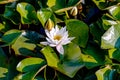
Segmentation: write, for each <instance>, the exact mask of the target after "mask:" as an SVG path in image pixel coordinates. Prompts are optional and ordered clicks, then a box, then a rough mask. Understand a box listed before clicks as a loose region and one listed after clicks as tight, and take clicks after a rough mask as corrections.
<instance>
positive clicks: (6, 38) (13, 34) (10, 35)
mask: <svg viewBox="0 0 120 80" xmlns="http://www.w3.org/2000/svg"><path fill="white" fill-rule="evenodd" d="M20 34H21V31H20V30H15V29H14V30H9V31H7V32H6V33H5V34H4V35H3V36H2V41H3V42H6V43H8V44H12V43H14V42H15V41H16V39H17V38H18V37H19V36H20Z"/></svg>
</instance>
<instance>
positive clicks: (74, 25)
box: [66, 19, 88, 47]
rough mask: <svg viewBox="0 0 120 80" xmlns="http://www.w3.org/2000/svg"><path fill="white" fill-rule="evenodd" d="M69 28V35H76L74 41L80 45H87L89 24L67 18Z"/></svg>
mask: <svg viewBox="0 0 120 80" xmlns="http://www.w3.org/2000/svg"><path fill="white" fill-rule="evenodd" d="M66 26H67V30H68V32H69V35H70V36H72V37H75V39H74V40H73V42H74V43H76V44H77V45H79V46H80V47H85V46H86V44H87V41H88V26H87V25H86V24H85V23H84V22H82V21H79V20H75V19H72V20H67V21H66Z"/></svg>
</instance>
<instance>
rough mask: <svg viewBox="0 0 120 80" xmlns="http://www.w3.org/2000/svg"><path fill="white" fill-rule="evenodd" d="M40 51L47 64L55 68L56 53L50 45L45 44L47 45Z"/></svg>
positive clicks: (56, 62) (57, 60)
mask: <svg viewBox="0 0 120 80" xmlns="http://www.w3.org/2000/svg"><path fill="white" fill-rule="evenodd" d="M41 52H42V53H43V55H44V56H45V57H46V60H47V64H48V66H50V67H54V68H57V64H58V62H59V59H58V57H57V55H56V53H55V52H54V50H53V49H52V48H51V47H48V46H47V47H45V48H43V49H42V50H41Z"/></svg>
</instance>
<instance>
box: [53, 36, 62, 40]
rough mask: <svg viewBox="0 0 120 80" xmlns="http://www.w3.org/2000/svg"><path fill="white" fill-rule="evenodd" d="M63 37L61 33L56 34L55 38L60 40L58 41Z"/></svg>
mask: <svg viewBox="0 0 120 80" xmlns="http://www.w3.org/2000/svg"><path fill="white" fill-rule="evenodd" d="M61 38H62V36H61V35H55V36H54V40H58V41H59V40H60V39H61Z"/></svg>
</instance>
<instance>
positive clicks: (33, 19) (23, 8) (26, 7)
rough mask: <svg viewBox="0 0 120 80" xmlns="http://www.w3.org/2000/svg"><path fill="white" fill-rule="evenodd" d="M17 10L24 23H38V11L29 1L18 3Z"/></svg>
mask: <svg viewBox="0 0 120 80" xmlns="http://www.w3.org/2000/svg"><path fill="white" fill-rule="evenodd" d="M17 11H18V12H19V13H20V15H21V22H22V23H23V24H31V23H37V20H38V19H37V13H36V11H35V8H34V7H33V6H32V5H31V4H29V3H25V2H22V3H18V4H17Z"/></svg>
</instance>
